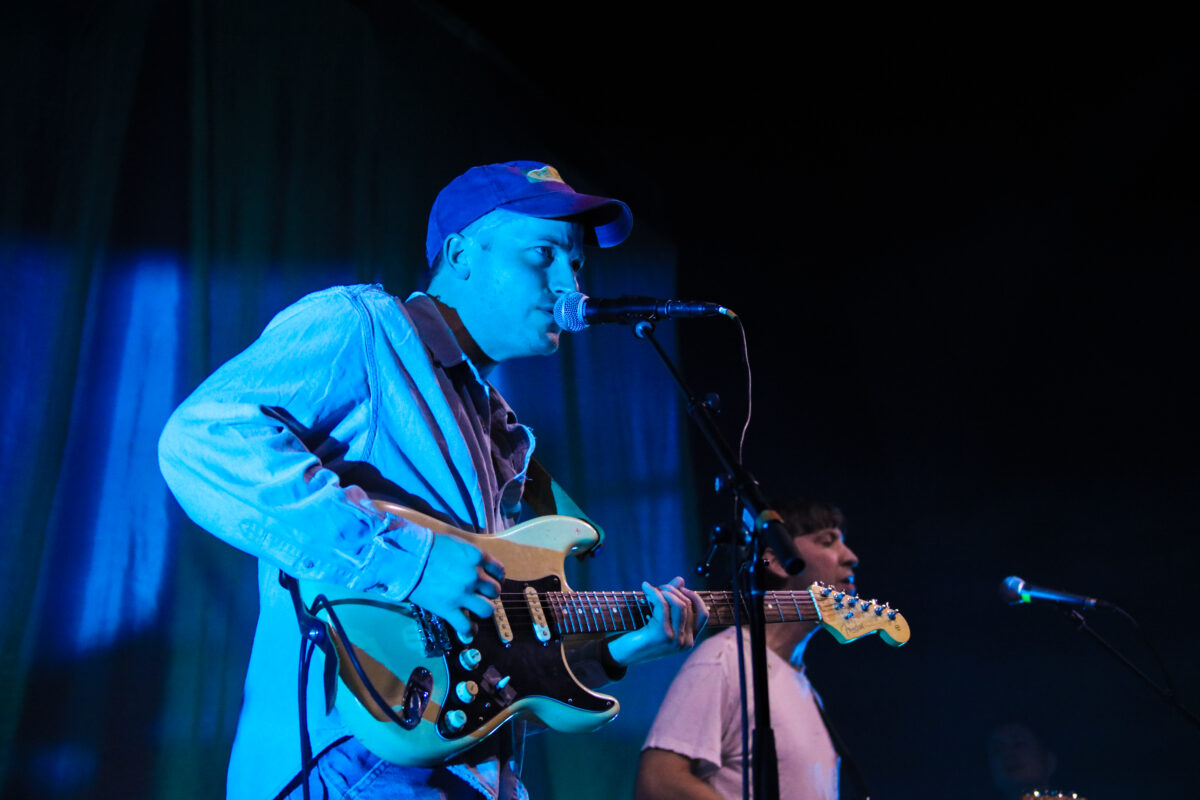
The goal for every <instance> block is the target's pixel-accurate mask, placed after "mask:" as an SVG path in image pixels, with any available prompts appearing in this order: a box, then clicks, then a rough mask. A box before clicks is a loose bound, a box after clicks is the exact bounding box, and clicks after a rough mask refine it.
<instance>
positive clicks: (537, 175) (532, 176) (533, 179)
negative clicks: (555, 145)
mask: <svg viewBox="0 0 1200 800" xmlns="http://www.w3.org/2000/svg"><path fill="white" fill-rule="evenodd" d="M525 178H526V180H528V181H529V182H530V183H538V182H540V181H554V182H556V183H562V184H565V183H566V181H564V180H563V179H562V175H559V174H558V170H556V169H555V168H554V167H552V166H550V165H549V164H546V165H545V166H543V167H538V168H537V169H530V170H526V171H525Z"/></svg>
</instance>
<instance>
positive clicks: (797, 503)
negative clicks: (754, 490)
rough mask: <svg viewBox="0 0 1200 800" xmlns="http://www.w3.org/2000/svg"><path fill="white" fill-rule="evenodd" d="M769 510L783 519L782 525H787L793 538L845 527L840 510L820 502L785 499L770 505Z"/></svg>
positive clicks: (844, 519)
mask: <svg viewBox="0 0 1200 800" xmlns="http://www.w3.org/2000/svg"><path fill="white" fill-rule="evenodd" d="M771 508H773V509H775V511H777V512H779V516H781V517H783V524H784V525H787V527H788V530H790V531H791V532H792V535H793V536H803V535H804V534H807V533H816V532H817V531H823V530H825V529H826V528H839V529H840V528H842V527H844V526H845V525H846V516H845V514H843V513H842V510H841V509H840V508H838V507H837V506H835V505H831V504H830V503H826V502H824V501H822V500H806V499H804V498H802V497H785V498H779V499H777V500H775V501H774V502H773V503H771Z"/></svg>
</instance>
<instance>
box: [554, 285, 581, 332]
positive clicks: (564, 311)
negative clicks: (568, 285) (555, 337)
mask: <svg viewBox="0 0 1200 800" xmlns="http://www.w3.org/2000/svg"><path fill="white" fill-rule="evenodd" d="M587 299H588V298H587V295H586V294H584V293H583V292H567V293H566V294H564V295H561V296H560V297H559V298H558V300H556V301H555V302H554V322H555V323H556V324H557V325H558V327H560V328H562V329H563V330H564V331H570V332H571V333H576V332H578V331H581V330H583V329H584V328H586V327H587V326H588V324H587V320H586V319H584V317H583V304H584V303H586V302H587Z"/></svg>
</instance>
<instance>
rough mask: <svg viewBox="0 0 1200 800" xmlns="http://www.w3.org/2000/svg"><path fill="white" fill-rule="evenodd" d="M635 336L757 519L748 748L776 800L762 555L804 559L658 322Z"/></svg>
mask: <svg viewBox="0 0 1200 800" xmlns="http://www.w3.org/2000/svg"><path fill="white" fill-rule="evenodd" d="M633 334H634V336H637V337H638V338H639V339H644V340H646V341H648V342H650V344H651V345H653V346H654V350H655V352H657V353H658V357H659V358H660V359H662V362H663V364H665V365H666V367H667V370H668V371H670V373H671V377H673V378H674V379H675V383H676V385H678V386H679V389H680V391H682V392H683V396H684V398H685V399H686V400H687V411H688V416H690V417H691V418H692V420H693V421H694V422H695V423H696V425H697V426H698V427H699V428H700V432H701V433H702V434H703V435H704V439H705V441H707V442H708V444H709V446H710V447H711V448H712V449H713V452H714V453H715V454H716V456H717V458H718V460H720V462H721V467H722V468H723V469H724V470H725V474H726V475H728V476H729V477H730V487H731V488H732V490H733V491H734V492H735V493H736V494H737V497H738V499H739V500H740V501H741V503H742V507H743V508H745V509H746V511H747V512H748V515H749V517H750V519H751V520H752V521H753V523H752V524H751V525H748V526H747V528H749V531H748V533H749V534H750V540H751V544H752V547H751V556H750V559H751V560H750V569H749V578H750V602H749V604H748V605H749V607H750V655H751V674H752V676H753V679H754V740H753V745H752V747H751V750H750V758H751V763H752V765H753V768H752V774H753V775H754V776H755V777H754V797H755V800H778V798H779V761H778V758H777V757H776V752H775V732H774V730H772V728H771V711H770V696H769V693H768V690H767V641H766V618H765V616H764V613H763V595H764V593H763V589H762V576H761V566H760V564H759V557H760V556H761V555H762V552H763V550H764V549H765V548H766V547H770V548H771V549H772V550H773V551H774V552H775V554H776V556H777V557H778V558H779V560H780V562H781V563H782V564H784V566H785V568H786V569H787V570H788V572H789V573H792V574H795V573H797V572H799V571H800V570H802V569H804V561H803V559H801V558H800V554H799V553H798V552H797V551H796V545H795V543H794V542H793V541H792V537H791V535H790V534H789V533H788V531H787V528H786V527H784V525H783V519H782V517H780V516H779V514H778V513H777V512H776V511H774V510H773V509H771V508H770V507H769V506H768V504H767V502H766V500H765V499H764V498H763V495H762V491H761V490H760V489H759V486H758V482H757V481H755V480H754V478H752V477H751V476H750V474H749V473H748V472H746V470H745V469H744V468H743V467H742V465H741V463H739V462H738V460H737V459H736V458H735V457H734V456H733V451H732V450H731V449H730V448H729V445H728V444H727V443H726V442H725V440H724V439H723V438H722V436H721V433H720V431H719V430H718V429H717V426H716V423H715V422H714V421H713V418H712V414H711V412H710V410H709V407H708V405H707V404H706V403H702V402H699V401H697V400H696V398H695V396H694V395H692V393H691V392H690V391H689V390H688V387H687V384H686V383H685V382H684V380H683V376H682V375H680V374H679V370H677V369H676V368H675V365H674V364H673V363H672V362H671V359H670V357H668V356H667V354H666V352H665V351H664V350H663V349H662V346H661V345H660V344H659V343H658V340H657V339H655V338H654V324H653V323H651V322H649V321H646V320H642V321H640V322H637V323H635V324H634V326H633Z"/></svg>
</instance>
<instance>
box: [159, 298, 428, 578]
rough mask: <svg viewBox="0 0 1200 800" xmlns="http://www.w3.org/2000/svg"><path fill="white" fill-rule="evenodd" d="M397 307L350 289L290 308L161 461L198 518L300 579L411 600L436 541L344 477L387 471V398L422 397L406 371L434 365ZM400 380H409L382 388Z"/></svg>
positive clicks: (192, 400)
mask: <svg viewBox="0 0 1200 800" xmlns="http://www.w3.org/2000/svg"><path fill="white" fill-rule="evenodd" d="M395 302H396V301H395V298H392V297H391V296H389V295H386V294H385V293H383V291H382V289H378V288H377V287H339V288H336V289H331V290H326V291H324V292H319V293H317V294H314V295H309V296H308V297H306V298H304V299H302V300H301V301H299V302H297V303H295V304H294V305H292V306H290V307H289V308H287V309H285V310H284V311H283V312H281V313H280V314H279V315H278V316H277V317H276V318H275V319H274V320H272V321H271V323H270V324H269V325H268V326H267V328H266V329H265V330H264V332H263V333H262V335H261V336H260V337H259V339H258V340H257V341H255V342H254V343H253V344H252V345H251V346H250V347H249V348H247V349H246V350H245V351H243V352H242V353H240V354H239V355H237V356H235V357H234V358H233V359H232V360H230V361H229V362H227V363H226V364H225V365H223V366H222V367H221V368H220V369H218V370H217V371H216V372H215V373H213V374H212V375H211V376H210V377H209V378H208V379H207V380H205V381H204V382H203V383H202V384H201V385H200V386H199V387H198V388H197V389H196V390H195V391H194V392H193V393H192V394H191V396H190V397H188V398H187V399H186V400H185V401H184V402H183V404H182V405H180V407H179V408H178V409H177V410H176V411H175V413H174V414H173V415H172V416H171V418H170V420H169V421H168V423H167V425H166V428H165V429H164V432H163V434H162V437H161V439H160V442H159V460H160V466H161V469H162V473H163V475H164V477H165V478H166V480H167V483H168V485H169V486H170V487H171V490H172V491H173V493H174V494H175V497H176V498H177V499H178V501H179V503H180V505H181V506H182V507H183V509H184V511H185V512H186V513H187V514H188V516H189V517H191V518H192V519H193V520H194V521H195V522H196V523H197V524H198V525H200V526H201V527H202V528H204V529H206V530H208V531H210V532H212V533H213V534H215V535H217V536H219V537H220V538H222V539H224V540H225V541H227V542H229V543H230V544H232V545H233V546H234V547H237V548H239V549H241V550H243V551H245V552H247V553H250V554H252V555H255V556H257V557H259V558H261V559H263V560H264V561H266V562H267V563H269V564H271V565H273V566H275V567H278V568H279V569H282V570H284V571H285V572H288V573H290V574H292V575H295V576H296V577H299V578H307V579H313V580H322V581H328V582H331V583H337V584H341V585H344V586H347V587H350V588H352V589H357V590H361V591H372V592H376V593H379V594H381V595H383V596H386V597H388V598H390V599H393V600H403V599H405V598H406V597H407V596H408V595H409V593H410V592H411V591H412V589H413V588H414V587H415V586H416V584H417V582H418V580H419V579H420V576H421V572H422V569H423V568H424V565H425V562H426V559H427V558H428V555H429V550H430V547H431V546H432V538H433V537H432V534H431V533H430V532H429V531H428V530H426V529H424V528H422V527H420V526H416V525H413V524H412V523H409V522H407V521H405V520H401V519H398V518H396V517H393V516H390V515H385V514H382V513H380V512H378V511H377V510H375V508H374V507H373V506H372V504H371V502H370V500H369V499H368V496H367V494H366V492H365V491H363V489H361V488H360V487H359V486H355V485H343V480H342V477H341V475H339V471H340V472H341V473H343V474H344V473H346V472H348V471H349V470H351V469H353V468H354V466H355V465H362V464H371V463H374V462H375V460H376V459H375V458H374V455H375V454H374V453H373V449H374V447H375V445H376V442H377V440H378V439H379V427H380V424H381V423H380V413H381V408H380V405H381V403H383V402H384V398H385V397H394V395H395V393H396V392H400V393H403V394H405V395H407V394H409V393H410V391H411V390H413V389H414V388H415V384H414V382H413V381H414V379H413V378H412V377H411V376H407V373H408V371H409V370H408V365H406V363H405V362H406V360H408V361H413V360H421V359H424V353H423V350H422V349H421V345H420V342H419V341H418V340H417V337H416V334H415V332H414V331H413V330H412V328H411V327H410V326H407V325H405V324H403V323H404V322H405V320H406V318H405V317H404V315H403V313H402V312H400V311H399V310H397V309H395V308H388V309H387V311H388V312H389V313H390V314H391V316H392V317H394V318H395V322H393V323H392V324H390V325H389V324H384V323H382V322H381V321H380V320H379V319H378V318H377V317H378V316H379V315H378V314H375V313H373V312H372V309H371V304H372V303H374V304H386V303H392V304H395ZM381 346H383V347H384V349H386V350H389V351H391V352H387V353H382V354H380V353H377V352H376V351H377V350H378V349H379V348H380V347H381ZM406 353H407V355H406ZM380 355H382V356H384V357H385V358H387V359H388V360H389V361H388V363H387V364H385V366H384V368H383V369H382V370H381V369H380V364H379V363H377V362H378V359H377V357H378V356H380ZM381 372H382V375H381ZM392 373H405V374H406V378H405V380H404V381H402V383H404V384H408V385H401V386H395V385H383V381H386V380H388V376H389V374H392ZM398 399H399V401H400V402H402V403H403V402H404V400H405V398H398ZM384 438H388V437H387V436H385V437H384ZM386 460H387V459H386V458H385V461H386ZM377 466H378V467H379V469H380V470H381V471H382V470H383V469H386V465H383V464H380V465H377Z"/></svg>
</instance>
